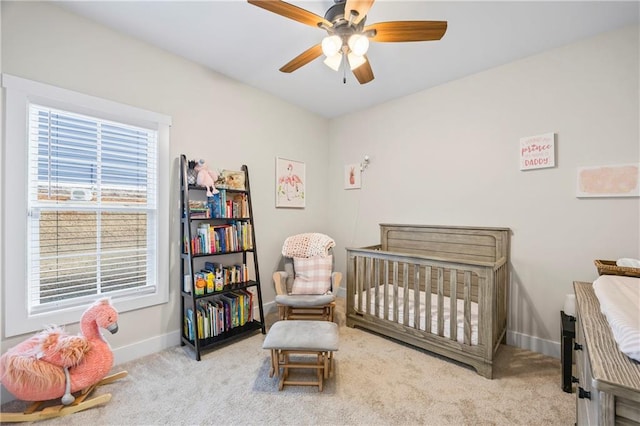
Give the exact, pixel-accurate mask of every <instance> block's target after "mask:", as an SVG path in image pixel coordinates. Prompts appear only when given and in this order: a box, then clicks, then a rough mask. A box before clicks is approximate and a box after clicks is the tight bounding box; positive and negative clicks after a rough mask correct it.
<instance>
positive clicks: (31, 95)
mask: <svg viewBox="0 0 640 426" xmlns="http://www.w3.org/2000/svg"><path fill="white" fill-rule="evenodd" d="M2 86H3V87H4V89H5V90H4V93H5V105H4V110H5V111H4V113H5V120H4V124H5V134H4V138H3V145H4V149H5V150H4V162H3V170H2V173H3V174H2V180H3V188H2V189H3V191H2V194H3V195H2V198H3V199H2V205H3V206H4V214H3V218H2V221H3V223H2V227H3V234H4V237H3V245H4V247H3V256H4V259H3V268H2V282H3V287H4V300H3V303H4V321H3V322H4V336H5V337H11V336H16V335H19V334H24V333H29V332H34V331H38V330H40V329H42V328H43V327H45V326H47V325H48V324H59V325H62V324H69V323H74V322H77V321H78V319H79V318H80V315H81V314H82V312H83V311H84V310H85V309H86V306H87V305H86V304H85V305H80V306H74V307H66V308H61V309H60V310H57V311H52V312H42V313H36V314H34V313H31V314H30V313H29V312H28V303H27V297H28V285H27V267H28V265H27V256H28V253H27V235H28V228H27V226H28V224H29V219H28V217H27V204H28V203H27V201H28V200H27V197H28V181H29V176H28V167H27V165H28V149H29V140H28V134H27V131H28V120H29V104H30V103H36V104H40V105H44V106H48V107H51V108H57V109H61V110H65V111H70V112H75V113H79V114H85V115H90V116H94V117H97V118H101V119H105V120H110V121H115V122H120V123H124V124H130V125H134V126H140V127H146V128H149V129H154V130H156V131H157V132H158V142H157V143H158V149H157V165H158V167H157V169H158V182H157V183H158V184H157V192H158V193H157V219H158V220H157V223H156V230H155V231H156V235H157V239H156V249H157V250H156V256H157V257H156V264H157V269H156V274H155V275H156V283H155V292H153V293H149V294H137V295H136V294H134V295H127V296H125V297H114V298H112V302H113V304H114V306H115V307H116V309H118V311H119V312H127V311H131V310H136V309H142V308H146V307H149V306H153V305H158V304H162V303H167V302H168V300H169V266H168V265H169V194H170V182H169V174H168V173H162V171H164V170H169V168H170V160H169V129H170V126H171V117H169V116H166V115H163V114H159V113H155V112H151V111H147V110H143V109H140V108H136V107H132V106H129V105H124V104H121V103H118V102H113V101H110V100H106V99H102V98H98V97H94V96H90V95H85V94H82V93H79V92H75V91H71V90H67V89H62V88H58V87H54V86H51V85H48V84H43V83H39V82H35V81H31V80H27V79H23V78H20V77H16V76H12V75H8V74H3V75H2ZM98 297H104V296H100V295H98V296H96V298H98Z"/></svg>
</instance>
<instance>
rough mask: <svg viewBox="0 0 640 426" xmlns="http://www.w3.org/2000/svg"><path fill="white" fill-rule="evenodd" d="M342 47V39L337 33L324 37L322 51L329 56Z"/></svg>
mask: <svg viewBox="0 0 640 426" xmlns="http://www.w3.org/2000/svg"><path fill="white" fill-rule="evenodd" d="M340 49H342V39H341V38H340V37H339V36H337V35H332V36H327V37H325V38H323V39H322V53H324V56H326V57H327V58H330V57H332V56H334V55H335V54H337V53H338V52H339V51H340Z"/></svg>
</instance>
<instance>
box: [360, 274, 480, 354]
mask: <svg viewBox="0 0 640 426" xmlns="http://www.w3.org/2000/svg"><path fill="white" fill-rule="evenodd" d="M378 290H379V292H380V293H379V294H380V300H379V315H378V317H379V318H384V289H383V287H382V286H381V287H380V288H379V289H378ZM388 291H389V295H388V298H389V302H388V306H389V312H388V315H387V318H389V319H390V320H393V306H394V305H393V286H392V285H389V289H388ZM362 294H363V295H365V293H364V292H363V293H362ZM364 297H365V299H364V300H366V296H364ZM413 297H414V291H413V290H412V289H409V291H408V298H409V318H408V323H407V324H406V325H407V326H409V327H413V326H414V324H413V318H414V302H413ZM364 303H366V302H364ZM364 303H363V304H364ZM369 303H370V305H371V306H370V313H371V315H375V289H373V288H371V289H370V290H369ZM355 306H356V307H357V306H358V294H356V295H355ZM425 306H426V305H425V295H424V292H422V291H421V292H420V324H418V328H419V329H420V330H422V331H426V320H425V316H426V309H425ZM449 307H450V304H449V298H448V297H446V296H445V297H444V303H443V318H444V336H445V337H446V338H450V331H449V330H450V327H449V322H450V318H451V315H450V313H449ZM363 310H364V306H363ZM457 311H458V312H457V314H456V323H457V325H458V331H457V336H456V340H457V341H458V343H464V300H461V299H458V300H457ZM403 321H404V289H403V288H402V287H398V321H397V323H398V324H403V325H404V323H403ZM431 333H433V334H437V333H438V296H437V295H436V294H431ZM471 344H472V345H477V344H478V304H477V303H475V302H471Z"/></svg>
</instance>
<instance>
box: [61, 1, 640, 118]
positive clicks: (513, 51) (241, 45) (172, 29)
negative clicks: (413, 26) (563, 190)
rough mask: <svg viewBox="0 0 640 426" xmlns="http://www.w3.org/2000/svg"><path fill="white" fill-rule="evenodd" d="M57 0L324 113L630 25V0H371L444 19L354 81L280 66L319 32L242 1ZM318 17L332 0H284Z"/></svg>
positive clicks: (378, 9) (317, 69)
mask: <svg viewBox="0 0 640 426" xmlns="http://www.w3.org/2000/svg"><path fill="white" fill-rule="evenodd" d="M55 3H57V4H59V5H61V6H62V7H64V8H66V9H68V10H70V11H72V12H74V13H77V14H79V15H83V16H85V17H87V18H90V19H93V20H96V21H98V22H101V23H103V24H104V25H106V26H109V27H111V28H113V29H115V30H117V31H120V32H123V33H126V34H129V35H131V36H133V37H135V38H138V39H141V40H145V41H147V42H148V43H151V44H153V45H156V46H158V47H160V48H162V49H165V50H167V51H169V52H173V53H175V54H177V55H179V56H182V57H184V58H187V59H190V60H192V61H195V62H197V63H200V64H202V65H205V66H207V67H209V68H211V69H212V70H215V71H217V72H219V73H221V74H224V75H226V76H229V77H231V78H233V79H235V80H238V81H241V82H243V83H246V84H248V85H250V86H253V87H257V88H259V89H262V90H265V91H267V92H269V93H272V94H274V95H276V96H278V97H280V98H282V99H284V100H286V101H289V102H291V103H293V104H296V105H299V106H301V107H303V108H305V109H307V110H310V111H312V112H315V113H318V114H320V115H322V116H325V117H328V118H332V117H336V116H339V115H342V114H346V113H349V112H354V111H358V110H362V109H365V108H368V107H371V106H373V105H376V104H379V103H382V102H385V101H388V100H391V99H394V98H398V97H401V96H405V95H408V94H410V93H414V92H416V91H419V90H423V89H427V88H430V87H433V86H436V85H439V84H442V83H445V82H447V81H451V80H455V79H458V78H461V77H464V76H467V75H470V74H473V73H477V72H479V71H482V70H486V69H489V68H492V67H495V66H498V65H501V64H505V63H508V62H511V61H514V60H517V59H519V58H523V57H526V56H529V55H532V54H535V53H538V52H541V51H543V50H546V49H550V48H553V47H557V46H561V45H564V44H567V43H571V42H573V41H576V40H579V39H581V38H585V37H588V36H591V35H595V34H597V33H600V32H604V31H609V30H613V29H617V28H621V27H623V26H626V25H631V24H637V23H638V21H639V15H640V12H639V10H640V7H639V6H640V3H639V2H638V1H628V2H614V1H603V2H593V1H568V2H541V1H532V2H522V1H512V2H505V1H499V2H486V1H472V2H463V1H440V2H435V1H396V0H393V1H392V0H378V1H377V2H376V3H375V4H374V5H373V7H372V8H371V10H370V12H369V14H368V16H367V23H368V24H371V23H375V22H382V21H404V20H433V21H441V20H442V21H448V29H447V32H446V34H445V35H444V37H443V38H442V40H440V41H429V42H413V43H371V47H370V48H369V52H368V54H367V56H368V57H369V61H370V63H371V67H372V69H373V73H374V75H375V79H374V80H373V81H372V82H370V83H368V84H366V85H360V84H359V83H358V82H357V80H356V79H355V77H354V76H353V75H352V74H351V73H350V72H348V74H347V76H346V77H347V82H346V84H343V82H342V77H343V72H342V71H340V72H335V71H332V70H331V69H329V68H328V67H327V66H325V65H324V64H323V63H322V58H318V59H316V60H314V61H313V62H311V63H309V64H307V65H305V66H303V67H302V68H300V69H298V70H297V71H295V72H293V73H291V74H285V73H281V72H280V71H278V69H279V68H280V67H281V66H282V65H284V64H285V63H287V62H289V60H291V59H293V58H294V57H295V56H297V55H298V54H300V53H302V52H303V51H304V50H306V49H307V48H309V47H311V46H312V45H314V44H317V43H319V42H320V41H321V39H322V37H323V36H324V35H325V34H326V33H325V32H324V31H323V30H321V29H317V28H312V27H310V26H307V25H304V24H301V23H299V22H296V21H293V20H290V19H287V18H284V17H282V16H279V15H276V14H274V13H271V12H268V11H266V10H264V9H261V8H258V7H256V6H252V5H250V4H248V3H247V2H246V1H244V0H224V1H223V0H209V1H166V0H165V1H70V2H69V1H63V2H57V1H56V2H55ZM290 3H293V4H295V5H296V6H299V7H302V8H304V9H306V10H308V11H311V12H313V13H315V14H317V15H320V16H324V13H325V11H326V9H328V7H329V6H331V5H332V4H333V1H332V0H322V1H309V0H291V1H290Z"/></svg>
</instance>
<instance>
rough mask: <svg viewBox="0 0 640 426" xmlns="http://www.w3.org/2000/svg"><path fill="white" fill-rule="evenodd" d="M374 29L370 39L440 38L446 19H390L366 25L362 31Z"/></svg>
mask: <svg viewBox="0 0 640 426" xmlns="http://www.w3.org/2000/svg"><path fill="white" fill-rule="evenodd" d="M369 30H375V32H376V34H375V35H374V36H372V37H369V40H371V41H378V42H383V43H384V42H402V41H429V40H440V39H441V38H442V36H444V33H445V32H446V31H447V21H390V22H378V23H376V24H371V25H367V26H365V27H364V30H363V31H369Z"/></svg>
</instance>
